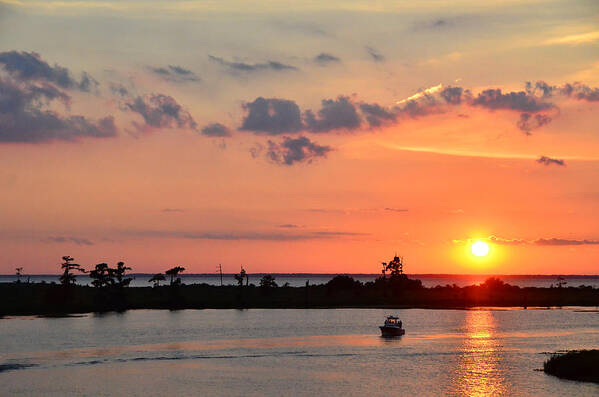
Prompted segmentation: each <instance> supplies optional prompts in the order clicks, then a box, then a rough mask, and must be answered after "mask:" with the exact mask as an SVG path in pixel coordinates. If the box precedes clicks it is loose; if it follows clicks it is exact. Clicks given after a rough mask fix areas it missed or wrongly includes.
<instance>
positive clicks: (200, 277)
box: [0, 273, 599, 288]
mask: <svg viewBox="0 0 599 397" xmlns="http://www.w3.org/2000/svg"><path fill="white" fill-rule="evenodd" d="M263 275H264V274H263V273H258V274H250V275H249V281H250V283H254V284H256V285H258V284H259V283H260V278H262V276H263ZM351 276H352V277H353V278H355V279H356V280H360V281H362V282H368V281H373V280H374V279H375V278H377V277H379V276H380V274H352V275H351ZM28 277H29V280H30V281H31V282H32V283H39V282H42V281H44V282H47V283H50V282H58V275H55V274H50V275H33V276H24V277H23V276H22V277H21V280H22V281H27V278H28ZM131 277H132V278H133V281H132V282H131V286H132V287H147V286H149V285H151V284H150V283H148V280H149V279H150V277H151V275H149V274H133V275H131ZM274 277H275V281H276V282H277V284H278V285H283V284H285V283H289V285H290V286H292V287H302V286H304V285H305V284H306V281H309V282H310V284H311V285H316V284H325V283H327V282H328V281H329V280H330V279H332V278H333V277H335V274H274ZM409 277H410V278H417V279H419V280H421V281H422V284H423V285H424V286H425V287H435V286H437V285H448V284H449V285H453V284H456V285H458V286H460V287H464V286H467V285H473V284H480V283H482V282H484V281H485V280H486V279H487V278H488V277H489V276H485V275H482V276H481V275H460V274H458V275H431V274H411V275H409ZM497 277H499V278H500V279H502V280H503V281H505V282H506V283H509V284H512V285H517V286H519V287H549V286H550V285H551V284H556V283H557V276H497ZM181 278H182V281H183V282H184V283H185V284H202V283H206V284H211V285H220V277H219V276H218V275H215V274H182V275H181ZM564 278H565V281H566V282H567V284H566V285H567V286H571V287H579V286H581V285H590V286H592V287H594V288H599V276H565V277H564ZM16 280H17V277H16V276H15V275H12V274H11V275H0V283H10V282H14V281H16ZM236 283H237V282H236V281H235V278H233V275H232V274H226V275H223V284H225V285H227V284H231V285H235V284H236ZM77 284H82V285H89V284H90V279H89V276H87V275H77Z"/></svg>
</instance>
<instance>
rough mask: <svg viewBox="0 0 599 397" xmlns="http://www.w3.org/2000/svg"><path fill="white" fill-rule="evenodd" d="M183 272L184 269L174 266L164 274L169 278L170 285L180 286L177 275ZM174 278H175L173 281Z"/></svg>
mask: <svg viewBox="0 0 599 397" xmlns="http://www.w3.org/2000/svg"><path fill="white" fill-rule="evenodd" d="M183 271H185V268H184V267H181V266H175V267H173V268H171V269H168V270H167V271H166V272H164V273H165V274H166V275H167V276H171V285H179V284H181V279H180V278H179V277H177V276H178V275H179V273H181V272H183ZM175 277H177V278H176V279H175Z"/></svg>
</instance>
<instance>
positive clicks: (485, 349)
mask: <svg viewBox="0 0 599 397" xmlns="http://www.w3.org/2000/svg"><path fill="white" fill-rule="evenodd" d="M465 321H466V322H465V325H464V326H465V332H466V336H465V338H464V341H463V344H462V347H461V354H460V356H459V358H458V363H457V368H456V374H455V375H456V376H455V377H454V382H455V385H454V386H455V389H456V390H457V391H458V392H459V394H460V395H465V396H498V395H506V394H507V393H508V390H507V388H506V380H505V370H504V368H502V362H501V346H500V344H499V340H498V338H497V330H496V324H495V319H494V317H493V313H492V312H491V311H468V312H467V314H466V320H465Z"/></svg>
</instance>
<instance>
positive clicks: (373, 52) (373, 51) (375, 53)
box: [365, 46, 385, 62]
mask: <svg viewBox="0 0 599 397" xmlns="http://www.w3.org/2000/svg"><path fill="white" fill-rule="evenodd" d="M365 49H366V52H367V53H368V55H370V57H371V58H372V60H373V61H375V62H385V57H384V56H383V54H381V53H380V52H378V51H377V50H376V49H374V48H372V47H368V46H366V47H365Z"/></svg>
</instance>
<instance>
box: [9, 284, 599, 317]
mask: <svg viewBox="0 0 599 397" xmlns="http://www.w3.org/2000/svg"><path fill="white" fill-rule="evenodd" d="M275 285H276V284H274V283H271V284H270V285H264V286H254V285H246V284H241V285H239V286H214V285H208V284H192V285H183V284H175V285H165V286H156V287H115V286H106V287H101V288H97V287H91V286H80V285H60V284H48V283H45V284H42V283H35V284H33V283H31V284H28V283H1V284H0V315H4V316H6V315H61V314H69V313H88V312H104V311H114V310H117V311H122V310H130V309H208V308H212V309H233V308H348V307H352V308H381V307H384V308H442V309H455V308H472V307H481V306H498V307H524V308H526V307H555V306H599V288H593V287H590V286H589V287H567V288H566V287H562V288H534V287H527V288H520V287H517V286H512V285H509V284H506V283H504V282H502V281H501V280H498V279H496V278H490V279H488V280H487V281H486V282H485V283H482V284H480V285H473V286H467V287H457V286H439V287H434V288H425V287H422V284H421V283H420V281H419V280H413V279H409V278H407V277H405V275H402V277H396V278H386V279H385V278H380V279H377V280H376V281H374V282H368V283H361V282H359V281H356V280H354V279H352V278H351V277H349V276H337V277H335V278H333V279H332V280H331V281H329V282H328V283H326V284H321V285H308V286H304V287H288V286H285V287H276V286H275Z"/></svg>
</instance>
